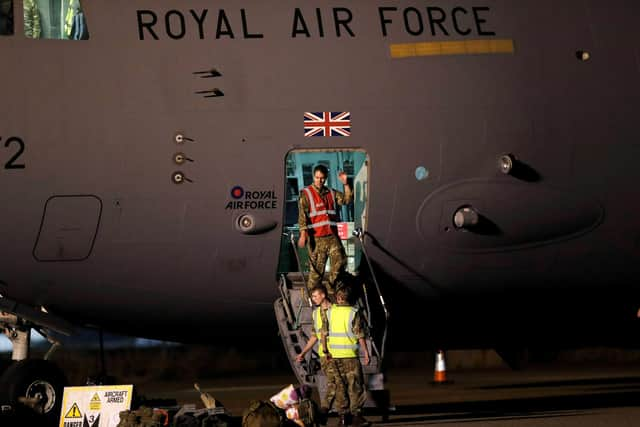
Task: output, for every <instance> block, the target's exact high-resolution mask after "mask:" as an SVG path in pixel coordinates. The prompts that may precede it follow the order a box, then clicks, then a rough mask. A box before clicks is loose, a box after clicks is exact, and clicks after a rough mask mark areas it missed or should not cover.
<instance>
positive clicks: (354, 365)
mask: <svg viewBox="0 0 640 427" xmlns="http://www.w3.org/2000/svg"><path fill="white" fill-rule="evenodd" d="M333 362H334V363H335V367H336V370H337V371H338V375H339V378H338V381H337V383H336V399H335V403H336V409H337V410H338V413H339V414H341V415H343V414H346V413H349V412H350V413H351V414H353V415H359V414H360V413H361V412H362V407H363V406H364V403H365V401H366V400H367V395H366V393H365V390H364V375H363V374H362V365H361V364H360V359H358V358H357V357H353V358H348V359H333Z"/></svg>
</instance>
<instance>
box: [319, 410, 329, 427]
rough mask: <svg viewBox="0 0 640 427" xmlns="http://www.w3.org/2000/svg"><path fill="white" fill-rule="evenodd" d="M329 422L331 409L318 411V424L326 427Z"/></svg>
mask: <svg viewBox="0 0 640 427" xmlns="http://www.w3.org/2000/svg"><path fill="white" fill-rule="evenodd" d="M328 420H329V408H324V407H322V408H320V409H318V423H319V424H320V425H321V426H326V425H327V421H328Z"/></svg>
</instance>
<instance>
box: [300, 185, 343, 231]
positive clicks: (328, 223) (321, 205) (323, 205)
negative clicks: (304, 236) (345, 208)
mask: <svg viewBox="0 0 640 427" xmlns="http://www.w3.org/2000/svg"><path fill="white" fill-rule="evenodd" d="M303 191H304V192H305V194H306V195H307V200H309V220H310V221H311V224H310V225H309V226H308V227H309V234H311V235H313V236H316V237H322V236H330V235H332V234H337V233H338V228H337V221H338V215H337V214H336V198H335V194H334V193H335V191H334V190H331V189H329V192H328V193H327V194H326V196H325V197H322V196H320V193H318V190H316V189H315V187H314V186H313V185H310V186H308V187H305V188H303Z"/></svg>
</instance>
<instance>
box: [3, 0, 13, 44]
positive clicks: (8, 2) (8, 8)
mask: <svg viewBox="0 0 640 427" xmlns="http://www.w3.org/2000/svg"><path fill="white" fill-rule="evenodd" d="M11 34H13V0H0V36H10V35H11Z"/></svg>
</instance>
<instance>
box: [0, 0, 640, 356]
mask: <svg viewBox="0 0 640 427" xmlns="http://www.w3.org/2000/svg"><path fill="white" fill-rule="evenodd" d="M20 3H21V2H17V1H14V5H13V7H14V9H15V11H14V16H15V18H16V19H14V34H13V35H5V36H0V56H1V58H2V59H1V61H0V70H1V75H2V79H0V93H1V94H2V95H1V99H0V117H2V119H1V120H0V183H1V184H0V199H1V200H2V209H1V210H0V242H2V251H1V253H0V260H1V261H0V293H1V294H2V295H3V296H5V297H6V298H10V299H11V300H12V301H16V302H19V303H21V304H25V305H29V306H33V307H40V306H44V307H46V309H47V310H48V311H49V312H50V313H55V314H56V315H58V316H61V317H63V318H65V319H69V320H71V321H74V322H77V323H80V324H92V325H97V326H101V327H104V328H105V329H108V330H113V331H117V332H124V333H127V334H133V335H142V336H151V337H158V338H170V339H181V340H200V341H210V340H212V339H215V338H240V339H244V338H246V337H253V336H262V337H269V339H271V338H273V339H274V340H275V338H274V337H275V332H276V329H275V326H274V322H273V321H272V320H271V319H273V308H272V304H273V301H274V299H275V298H277V296H278V290H277V286H276V284H277V280H278V277H279V274H280V273H281V272H282V271H280V267H279V265H281V264H279V261H281V259H282V256H283V255H282V254H283V249H282V248H283V242H285V243H284V245H285V246H286V242H287V241H288V240H287V239H288V237H287V236H288V235H289V233H291V232H292V230H294V229H295V221H294V222H293V223H290V221H289V222H287V221H288V220H287V206H295V197H293V196H292V195H291V194H289V193H288V190H287V189H288V187H287V185H288V181H287V179H288V177H289V176H290V175H291V174H290V173H289V171H288V169H287V164H288V163H287V159H288V158H289V156H290V155H291V153H342V152H352V151H353V152H359V153H363V155H364V156H366V172H367V180H366V186H364V185H363V186H361V187H359V189H358V191H360V192H361V193H360V194H366V198H364V199H361V200H360V203H362V209H363V213H362V215H361V217H360V220H361V222H362V225H363V226H364V227H363V228H364V229H365V231H366V233H367V235H366V238H365V248H366V251H367V253H368V255H369V256H370V259H371V263H372V265H373V273H374V274H375V277H376V278H377V280H378V281H379V283H380V285H381V287H382V289H383V294H384V296H385V297H386V299H387V300H388V302H389V305H390V308H391V312H392V321H393V322H394V323H393V327H394V333H395V336H396V337H404V336H405V335H407V336H409V337H413V339H412V342H411V344H416V341H418V342H420V343H427V344H428V343H430V342H436V343H437V342H442V341H444V342H447V343H450V344H451V345H470V346H482V345H494V344H495V345H498V344H499V343H500V342H505V341H507V342H511V340H514V339H516V340H523V341H526V340H528V339H531V340H534V341H543V340H544V339H546V338H549V339H552V340H554V341H555V342H556V343H560V344H565V343H566V344H567V345H570V344H580V343H583V342H586V341H589V342H591V341H593V342H604V341H607V340H610V339H614V340H617V338H620V340H624V338H625V337H626V338H629V336H628V335H626V334H625V333H623V332H619V331H623V329H616V330H614V332H613V333H612V331H611V329H610V327H609V326H608V325H627V326H629V325H633V320H634V318H635V309H636V308H637V306H640V300H638V296H639V294H640V293H639V292H638V290H637V285H636V283H637V278H638V277H639V273H640V262H639V261H640V222H639V221H638V220H637V215H636V210H637V208H638V197H637V196H638V184H637V183H638V181H639V179H640V172H639V171H640V169H639V168H638V167H637V162H638V160H640V148H639V147H640V145H639V144H638V141H640V130H639V128H638V126H637V121H638V113H639V111H640V83H639V82H640V78H639V77H640V49H639V48H638V45H637V40H640V29H639V27H638V26H637V23H636V19H635V17H636V16H638V14H639V13H640V4H638V3H637V2H632V1H624V0H618V1H609V2H601V1H595V0H585V1H577V0H575V1H566V2H552V1H542V2H540V1H536V2H517V4H516V3H514V2H508V1H500V0H485V1H476V0H455V1H450V0H439V1H395V2H387V1H379V2H376V1H351V2H347V3H343V4H335V3H332V2H326V1H320V0H319V1H316V2H312V3H308V4H304V5H302V4H300V2H294V1H278V2H265V1H244V2H240V3H239V2H232V1H218V2H210V1H204V0H191V1H186V2H185V1H180V2H176V1H162V2H160V1H151V0H142V1H130V0H127V1H124V0H110V1H102V2H84V3H83V8H84V16H85V19H86V26H87V29H88V34H89V38H88V39H86V40H60V39H46V38H44V37H40V38H38V39H31V38H28V37H25V36H24V27H25V23H24V22H23V19H22V13H21V6H20ZM18 18H19V19H18ZM314 112H316V113H314ZM317 112H321V113H317ZM307 113H309V114H307ZM311 113H314V114H316V115H315V116H314V115H313V114H311ZM334 113H335V114H334ZM345 113H348V116H344V114H345ZM339 114H343V116H340V115H339ZM313 117H320V118H319V119H318V118H313ZM335 117H348V119H344V120H343V122H342V123H341V124H339V125H336V124H335V123H334V124H331V123H330V122H331V120H334V118H335ZM327 122H329V123H327ZM314 123H315V124H314ZM345 123H347V124H345ZM314 126H315V127H314ZM332 126H333V127H332ZM304 167H305V166H304V165H300V164H298V165H296V168H297V169H296V171H297V172H296V173H299V174H301V175H300V176H301V177H304V176H307V175H304V174H303V170H306V169H304ZM336 172H337V170H335V169H334V170H331V171H330V173H331V174H332V175H335V173H336ZM356 172H357V171H356ZM354 175H355V172H354ZM291 176H293V175H291ZM354 179H355V178H354ZM306 184H308V183H306V182H304V179H302V178H301V180H299V182H298V187H295V190H296V193H297V192H298V190H300V189H301V188H302V187H303V186H304V185H306ZM328 184H329V185H330V186H332V187H336V188H338V189H339V190H341V191H342V188H341V186H340V184H339V183H338V181H337V179H336V178H335V177H330V179H329V182H328ZM365 187H366V189H365ZM296 195H297V194H296ZM291 203H294V204H293V205H292V204H291ZM243 215H250V216H251V218H252V219H253V220H254V221H256V222H257V223H259V225H260V224H264V225H265V226H264V227H263V228H260V229H259V230H256V231H255V232H250V233H246V232H244V231H243V230H242V227H241V226H239V224H238V221H239V218H241V217H242V216H243ZM294 216H295V214H294ZM296 218H297V217H296ZM354 222H356V223H357V222H358V220H357V219H356V220H355V221H354ZM289 226H291V227H289ZM283 233H286V234H287V236H285V235H283ZM286 251H288V253H291V251H292V248H288V249H286ZM302 251H304V249H303V250H302ZM356 269H358V270H361V271H362V270H366V271H367V272H366V273H361V274H362V275H363V277H367V278H368V279H369V280H370V278H371V275H372V274H371V272H370V271H368V270H369V269H368V267H367V264H366V262H365V258H364V257H361V258H360V261H359V265H357V266H356ZM372 292H373V291H372ZM412 325H419V327H420V328H421V329H424V333H421V334H420V335H419V337H415V336H413V334H415V327H414V326H412ZM508 330H515V331H516V332H517V333H516V334H515V336H516V337H518V338H514V335H513V334H511V333H510V332H508ZM616 331H617V332H616ZM624 331H627V329H624ZM405 332H407V334H405ZM618 335H619V336H618ZM618 341H619V340H618Z"/></svg>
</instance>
